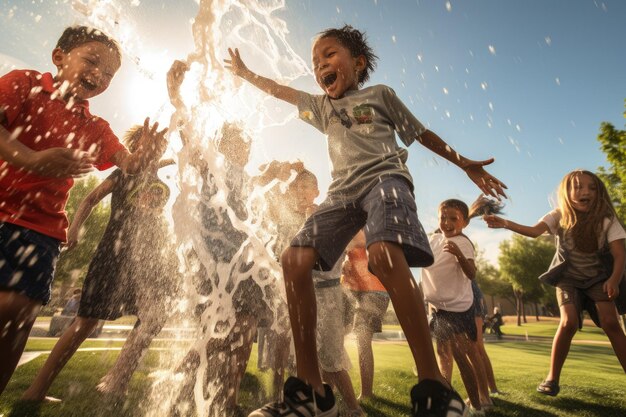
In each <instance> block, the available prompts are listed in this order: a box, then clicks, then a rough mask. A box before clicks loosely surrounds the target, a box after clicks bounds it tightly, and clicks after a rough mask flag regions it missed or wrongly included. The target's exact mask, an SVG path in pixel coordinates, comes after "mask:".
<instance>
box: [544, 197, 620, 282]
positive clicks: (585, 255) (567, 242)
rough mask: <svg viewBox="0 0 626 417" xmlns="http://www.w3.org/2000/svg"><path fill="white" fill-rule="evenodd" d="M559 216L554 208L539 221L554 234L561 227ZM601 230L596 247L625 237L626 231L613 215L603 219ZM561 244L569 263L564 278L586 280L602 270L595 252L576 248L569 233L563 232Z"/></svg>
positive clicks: (558, 212)
mask: <svg viewBox="0 0 626 417" xmlns="http://www.w3.org/2000/svg"><path fill="white" fill-rule="evenodd" d="M561 217H562V214H561V211H560V210H559V209H555V210H552V211H551V212H549V213H548V214H546V215H545V216H543V217H542V218H541V219H539V221H540V222H543V223H545V224H546V226H548V229H549V230H550V234H552V235H556V234H558V231H559V228H560V227H561V226H560V225H559V222H560V221H561ZM602 230H603V233H601V234H600V236H599V237H598V248H602V247H603V246H604V244H605V243H611V242H613V241H615V240H619V239H626V232H625V231H624V228H623V227H622V225H621V224H620V222H619V221H618V220H617V218H615V217H613V218H612V219H608V218H606V219H604V223H603V225H602ZM561 244H562V245H563V248H564V249H565V250H566V251H567V253H568V262H569V264H568V267H567V269H566V270H565V272H564V274H563V276H564V277H565V278H569V279H571V280H574V281H579V282H580V281H588V280H590V279H594V278H596V277H597V276H598V273H599V271H601V270H602V263H601V261H600V259H599V258H598V255H597V253H596V252H583V251H581V250H578V249H577V248H576V245H575V243H574V239H573V238H572V236H571V235H570V234H569V233H565V234H564V236H563V241H562V242H561Z"/></svg>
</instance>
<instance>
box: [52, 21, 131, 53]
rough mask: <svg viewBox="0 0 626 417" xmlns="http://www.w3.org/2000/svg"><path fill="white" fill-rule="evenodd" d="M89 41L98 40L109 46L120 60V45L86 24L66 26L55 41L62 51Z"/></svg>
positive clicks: (67, 50) (68, 50)
mask: <svg viewBox="0 0 626 417" xmlns="http://www.w3.org/2000/svg"><path fill="white" fill-rule="evenodd" d="M89 42H100V43H102V44H104V45H106V46H108V47H109V49H111V50H112V51H113V52H115V54H116V55H117V58H118V59H119V60H120V62H122V52H121V49H120V45H119V44H118V43H117V42H116V41H115V40H114V39H113V38H111V37H109V36H108V35H106V34H104V33H103V32H101V31H100V30H98V29H95V28H91V27H87V26H70V27H67V28H66V29H65V30H64V31H63V33H62V34H61V37H60V38H59V40H58V41H57V45H56V47H57V48H60V49H61V50H62V51H63V52H66V53H67V52H70V51H71V50H72V49H74V48H78V47H79V46H81V45H84V44H86V43H89Z"/></svg>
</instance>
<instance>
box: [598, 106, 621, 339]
mask: <svg viewBox="0 0 626 417" xmlns="http://www.w3.org/2000/svg"><path fill="white" fill-rule="evenodd" d="M624 104H625V106H626V100H624ZM624 117H626V112H624ZM598 142H600V149H602V152H604V153H605V154H606V159H607V161H608V162H609V164H610V167H609V168H608V169H606V168H604V167H600V168H598V176H600V178H602V181H604V184H605V185H606V188H607V190H608V191H609V195H610V196H611V199H612V200H613V205H614V206H615V211H617V215H618V216H619V218H620V220H621V221H622V224H623V223H626V130H619V129H615V127H614V126H613V125H612V124H610V123H607V122H604V123H602V124H601V125H600V134H599V135H598ZM623 320H624V321H623V325H624V328H625V329H626V315H624V316H623Z"/></svg>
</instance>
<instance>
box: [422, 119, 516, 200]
mask: <svg viewBox="0 0 626 417" xmlns="http://www.w3.org/2000/svg"><path fill="white" fill-rule="evenodd" d="M417 140H418V141H419V142H420V143H421V144H422V145H424V146H425V147H426V148H428V149H430V150H431V151H433V152H434V153H436V154H437V155H439V156H441V157H442V158H445V159H447V160H448V161H450V162H452V163H453V164H454V165H456V166H458V167H459V168H461V169H462V170H463V171H465V173H466V174H467V176H468V177H470V179H471V180H472V181H474V183H475V184H476V185H477V186H478V188H480V190H481V191H482V192H483V193H484V194H487V195H490V196H492V197H495V198H499V196H502V197H506V194H505V193H504V189H506V188H507V187H506V185H504V183H502V182H501V181H500V180H499V179H497V178H496V177H494V176H493V175H491V174H489V173H488V172H487V171H485V169H484V168H483V167H484V166H485V165H489V164H491V163H492V162H493V161H494V159H493V158H491V159H486V160H484V161H474V160H471V159H467V158H465V157H464V156H463V155H461V154H460V153H458V152H456V151H455V150H454V149H452V147H451V146H450V145H448V144H447V143H446V142H445V141H444V140H443V139H441V138H440V137H439V135H437V134H436V133H434V132H433V131H430V130H427V131H425V132H424V133H422V134H421V135H420V136H419V137H418V138H417Z"/></svg>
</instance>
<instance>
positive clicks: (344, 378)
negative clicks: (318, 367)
mask: <svg viewBox="0 0 626 417" xmlns="http://www.w3.org/2000/svg"><path fill="white" fill-rule="evenodd" d="M322 375H323V376H324V379H325V380H326V381H328V382H329V383H330V384H331V385H333V386H334V387H337V389H338V390H339V393H340V394H341V396H342V397H343V400H344V401H345V403H346V405H347V406H348V409H349V410H350V411H352V410H359V409H361V406H360V405H359V402H358V401H357V399H356V395H355V394H354V387H353V386H352V380H351V379H350V375H348V371H346V370H345V369H344V370H342V371H338V372H326V371H322Z"/></svg>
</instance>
